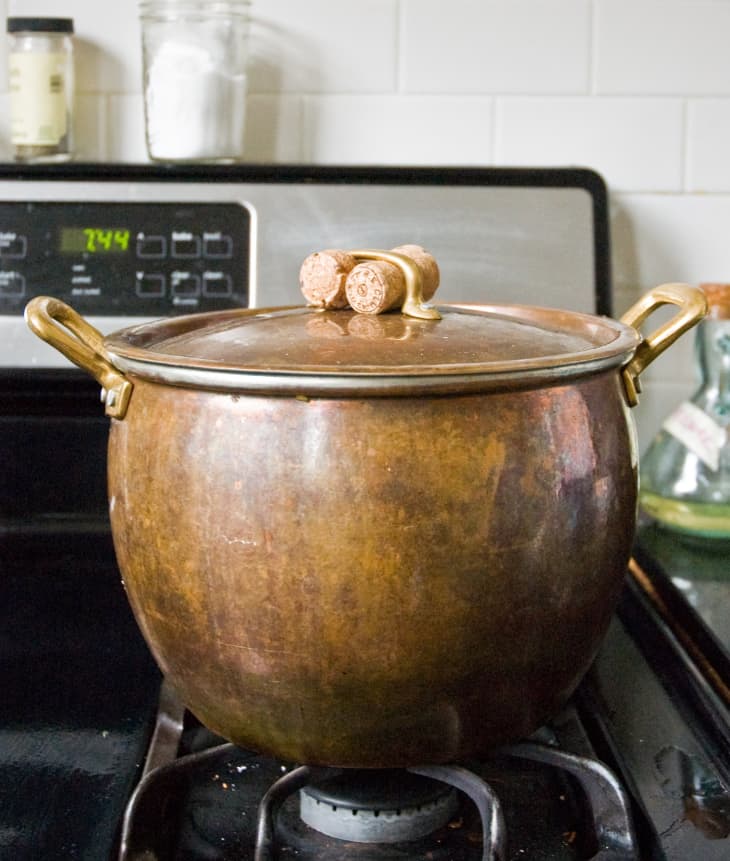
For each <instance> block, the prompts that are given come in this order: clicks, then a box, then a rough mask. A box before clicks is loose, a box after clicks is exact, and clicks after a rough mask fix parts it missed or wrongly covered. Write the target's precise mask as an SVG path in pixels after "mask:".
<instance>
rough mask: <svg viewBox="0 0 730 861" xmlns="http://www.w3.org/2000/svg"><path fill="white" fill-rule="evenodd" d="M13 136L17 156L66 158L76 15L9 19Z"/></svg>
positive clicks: (19, 158)
mask: <svg viewBox="0 0 730 861" xmlns="http://www.w3.org/2000/svg"><path fill="white" fill-rule="evenodd" d="M7 29H8V37H9V46H8V47H9V52H8V67H9V68H8V71H9V87H10V141H11V143H12V146H13V151H14V156H15V159H16V160H17V161H65V160H67V159H69V158H70V157H71V154H72V151H73V146H72V139H73V126H72V120H73V89H74V85H73V39H72V34H73V20H72V19H71V18H8V24H7Z"/></svg>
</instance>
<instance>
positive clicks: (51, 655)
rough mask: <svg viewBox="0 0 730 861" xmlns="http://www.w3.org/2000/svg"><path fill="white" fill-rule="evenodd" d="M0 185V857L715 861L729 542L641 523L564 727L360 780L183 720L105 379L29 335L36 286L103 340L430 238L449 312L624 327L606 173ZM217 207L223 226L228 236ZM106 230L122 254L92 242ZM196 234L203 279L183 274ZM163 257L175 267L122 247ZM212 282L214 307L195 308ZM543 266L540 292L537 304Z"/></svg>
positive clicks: (313, 173)
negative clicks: (522, 310)
mask: <svg viewBox="0 0 730 861" xmlns="http://www.w3.org/2000/svg"><path fill="white" fill-rule="evenodd" d="M0 174H1V175H0V214H2V216H3V227H2V230H0V263H1V264H2V272H3V273H4V274H2V276H1V277H0V334H1V335H2V337H1V338H0V462H1V463H2V464H3V466H2V469H3V479H4V480H3V481H2V482H0V640H1V641H2V650H1V651H0V667H1V669H0V682H1V683H2V687H3V695H2V699H1V700H0V858H8V859H13V861H25V859H28V861H31V859H33V861H35V859H39V858H42V859H44V861H48V859H51V861H52V859H59V861H60V859H79V861H81V859H83V861H107V859H119V861H143V859H144V861H152V859H158V861H163V859H187V861H196V859H207V860H208V861H212V859H239V861H248V859H254V861H269V859H270V861H273V860H274V859H287V858H297V859H302V861H307V859H314V858H316V859H322V861H327V859H338V861H348V859H393V861H395V859H398V861H404V859H405V861H408V859H418V861H426V859H430V861H440V859H444V861H445V859H449V861H462V859H463V861H471V859H474V861H477V859H480V861H481V859H484V861H486V859H500V861H507V860H508V859H509V861H518V859H538V861H542V859H546V861H547V859H588V858H596V859H603V861H607V859H677V861H680V859H681V861H695V859H696V861H705V859H710V861H713V859H721V858H723V859H724V858H727V857H728V855H729V854H730V717H729V709H730V659H729V658H728V638H727V628H723V627H722V624H720V625H719V626H718V624H717V622H718V619H725V620H726V618H727V614H722V613H718V611H717V607H718V604H719V603H721V602H725V606H726V607H727V606H730V578H728V576H727V555H726V551H723V550H722V549H721V550H720V551H719V552H714V553H709V552H707V551H706V550H704V549H702V548H699V549H698V548H691V547H690V548H686V547H684V546H683V545H681V546H680V545H679V544H678V543H677V542H676V540H675V539H672V538H671V537H670V536H666V535H663V534H661V533H660V532H658V531H657V530H656V529H655V528H654V527H652V526H651V525H650V524H641V525H640V528H639V530H638V533H637V542H636V548H635V554H634V558H633V559H632V561H631V564H630V566H629V570H628V571H627V578H626V588H625V590H624V595H623V597H622V600H621V603H620V606H619V609H618V612H617V614H616V617H615V619H614V620H613V622H612V625H611V627H610V629H609V632H608V634H607V636H606V638H605V641H604V643H603V646H602V648H601V651H600V653H599V655H598V657H597V659H596V661H595V663H594V665H593V667H592V668H591V670H590V671H589V673H588V675H587V677H586V678H585V680H584V681H583V683H582V684H581V686H580V687H579V689H578V691H577V692H576V694H575V695H574V697H573V698H572V700H571V702H570V703H569V704H568V706H567V707H566V708H565V709H564V711H563V712H561V713H560V714H558V715H556V716H554V718H553V719H552V720H551V721H550V723H549V724H548V725H546V726H544V727H542V728H541V729H540V730H539V731H538V732H537V733H536V734H535V735H534V736H533V737H531V738H529V739H524V740H523V741H521V742H520V743H518V744H516V745H514V746H512V747H508V748H502V749H499V750H495V751H492V752H490V753H489V755H487V756H485V757H484V758H482V759H479V760H472V761H468V762H457V763H450V764H446V765H443V764H439V765H435V764H433V763H421V764H419V765H417V766H414V767H413V768H411V769H408V770H395V769H386V770H384V771H367V772H352V771H350V770H339V769H334V768H333V769H323V768H315V767H310V766H309V765H308V764H306V763H292V762H283V761H279V760H275V759H271V758H268V757H266V756H263V755H261V754H259V753H257V752H255V751H245V750H241V749H237V748H234V747H232V746H231V745H229V744H226V743H225V741H224V740H223V739H220V738H217V737H216V736H214V735H213V734H211V733H210V732H209V731H208V730H207V729H206V728H205V727H203V726H201V725H200V723H198V721H197V720H196V719H195V717H194V716H193V715H192V714H190V713H189V712H188V711H186V710H185V708H184V707H183V705H182V704H181V703H180V701H179V700H178V698H177V695H176V693H175V691H174V690H173V689H172V688H171V687H170V686H169V684H168V683H167V682H166V681H165V680H163V679H162V678H161V676H160V673H159V671H158V669H157V667H156V665H155V664H154V661H153V660H152V658H151V656H150V654H149V652H148V650H147V647H146V646H145V644H144V642H143V640H142V638H141V636H140V634H139V632H138V630H137V627H136V624H135V623H134V621H133V619H132V616H131V611H130V609H129V606H128V604H127V601H126V596H125V594H124V589H123V585H122V583H121V582H120V577H119V572H118V569H117V566H116V562H115V556H114V549H113V546H112V542H111V538H110V534H109V525H108V520H107V516H106V490H105V481H104V465H105V445H106V434H107V429H108V428H107V420H106V419H105V418H104V417H103V414H102V408H101V407H100V405H99V402H98V388H97V387H96V385H95V384H94V383H93V382H91V381H89V380H87V379H86V378H84V377H83V376H82V375H80V374H79V373H77V372H76V371H74V370H72V369H71V368H69V367H64V366H62V365H59V364H58V360H57V358H56V356H55V354H51V353H50V352H48V353H47V352H45V351H44V349H43V345H40V346H39V344H40V342H35V341H33V340H32V339H30V338H26V335H25V331H24V328H23V324H22V321H21V317H20V312H21V311H22V306H23V304H24V302H25V301H26V300H27V299H28V298H30V297H31V296H32V295H36V294H37V293H38V292H45V293H49V292H50V293H55V294H57V295H59V296H60V297H62V298H64V299H66V300H67V301H70V302H71V303H72V304H76V305H77V306H79V305H80V310H82V311H83V312H84V313H85V314H87V315H89V316H91V318H92V319H93V320H94V322H95V324H97V325H99V326H100V327H101V328H102V329H104V330H107V331H110V330H112V329H113V328H120V327H121V326H123V325H126V324H127V323H129V322H134V321H136V320H139V319H147V318H149V317H150V316H159V315H160V314H168V313H180V312H182V311H189V310H205V309H206V308H213V307H218V306H220V305H221V303H223V306H226V304H225V303H228V304H229V305H230V304H259V305H268V304H284V303H291V302H296V301H297V297H296V271H297V266H298V263H299V262H300V261H301V259H303V257H304V256H305V255H306V253H308V252H309V251H311V250H312V249H313V248H316V247H326V246H328V245H329V246H334V247H338V246H339V247H342V246H345V247H347V246H357V245H366V244H374V245H385V246H388V245H395V244H398V243H399V242H402V241H418V242H420V243H421V244H423V245H425V246H427V247H428V246H431V247H432V248H434V249H436V248H443V253H439V255H438V256H439V259H440V262H441V263H442V270H443V274H444V282H445V284H444V286H445V288H446V289H448V288H447V284H448V282H449V281H450V280H451V281H452V282H453V283H457V282H458V284H459V285H460V286H459V290H460V291H462V292H461V293H459V294H456V293H455V294H454V295H445V296H444V298H445V299H446V300H448V299H453V300H454V301H479V299H480V298H481V299H485V298H487V297H488V298H489V299H490V300H492V299H498V300H508V301H525V302H530V301H532V302H536V301H537V302H539V304H543V305H546V304H554V305H556V306H559V305H564V306H566V307H574V308H576V309H577V310H587V311H593V310H598V311H601V312H604V313H609V312H610V305H611V301H610V280H609V268H608V228H607V216H606V212H607V206H606V197H605V188H604V187H603V185H602V183H601V182H600V178H598V177H597V176H596V175H595V174H592V173H590V172H589V171H570V170H565V171H564V170H531V171H519V170H507V169H503V170H499V169H494V170H484V171H482V170H473V171H469V170H456V169H451V170H448V169H444V170H437V169H423V170H398V169H392V170H377V169H364V168H362V169H360V168H358V169H355V168H350V169H342V170H339V169H337V170H333V169H327V168H322V169H314V168H263V167H260V168H253V169H248V168H237V167H229V168H211V169H208V168H196V167H192V168H181V169H175V170H174V171H168V170H167V169H165V168H159V167H158V168H143V167H136V168H134V167H129V168H106V169H103V168H100V167H99V166H83V165H67V166H54V167H44V168H22V169H21V168H14V167H8V168H7V169H6V170H4V171H0ZM132 204H134V205H133V206H132ZM163 204H164V206H163ZM219 207H223V208H224V215H225V219H226V220H225V224H230V225H232V226H231V227H230V231H231V233H230V236H228V235H227V234H226V233H225V230H227V229H228V228H225V229H223V230H218V229H217V222H216V219H217V214H216V213H217V211H218V208H219ZM150 210H154V217H152V216H150V214H149V211H150ZM548 216H549V217H548ZM140 218H141V220H139V219H140ZM165 218H172V219H173V220H174V219H177V218H180V219H182V220H183V221H184V222H185V224H184V225H183V226H181V225H182V221H181V222H180V224H178V223H177V222H175V223H171V224H166V223H165V222H164V219H165ZM13 219H17V220H16V221H13ZM89 219H91V220H89ZM135 219H137V221H135ZM150 219H151V220H150ZM92 222H93V223H92ZM213 222H216V224H214V223H213ZM28 225H30V227H28ZM236 225H238V227H236ZM302 225H307V227H306V229H305V228H303V227H302ZM183 227H184V228H185V229H183ZM111 228H114V230H116V231H117V240H115V239H114V231H113V230H112V233H111V239H110V247H112V246H113V245H114V243H115V242H116V245H117V246H118V247H119V250H118V251H117V252H115V254H114V255H113V256H109V257H106V258H105V257H104V253H103V252H102V251H89V250H88V249H87V248H86V246H84V248H81V247H80V246H79V245H78V243H79V242H81V241H82V238H83V241H84V242H86V241H88V240H89V236H91V238H92V239H93V238H94V237H95V236H96V234H94V233H93V231H94V230H99V231H102V232H103V231H105V230H107V229H111ZM24 230H27V231H29V232H27V235H26V233H24V232H23V231H24ZM84 230H88V231H92V234H89V235H87V234H86V233H84ZM236 230H243V231H245V239H242V238H241V236H240V235H239V234H237V233H236ZM79 231H81V232H79ZM99 235H100V236H101V234H99ZM104 235H105V236H106V233H105V234H104ZM3 237H4V238H3ZM29 237H31V238H33V237H34V238H33V242H31V240H30V238H29ZM125 237H126V238H125ZM150 237H153V238H154V237H157V240H156V242H157V245H154V244H153V245H150V244H149V242H148V240H149V239H150ZM160 237H162V238H163V239H164V240H165V241H164V243H160V242H159V238H160ZM206 237H207V240H206ZM23 238H25V240H26V241H25V243H23V241H21V240H22V239H23ZM196 238H199V239H200V252H201V259H200V260H199V261H198V260H197V259H196V260H193V261H192V262H190V259H189V258H185V257H179V256H178V257H176V258H174V259H173V258H172V254H173V248H177V252H176V253H177V254H179V253H190V251H191V249H193V250H194V248H195V247H196V242H195V240H196ZM229 238H230V240H231V241H230V246H229V243H228V239H229ZM206 241H207V242H208V245H207V246H206V245H205V242H206ZM34 243H40V245H39V246H36V247H40V248H42V249H43V250H42V251H41V252H36V254H35V255H34V254H33V253H32V252H33V247H34ZM64 243H65V244H64ZM184 243H188V244H187V245H185V244H184ZM216 243H217V244H216ZM163 245H164V247H165V248H166V249H167V250H166V253H168V252H169V255H170V257H171V259H170V260H167V259H161V258H156V257H154V256H153V257H151V258H150V257H147V258H145V257H144V256H142V257H139V256H136V257H135V259H134V260H132V259H129V260H128V259H127V257H126V256H125V255H127V252H129V255H136V254H137V251H138V250H139V249H140V248H141V249H142V252H143V254H147V253H150V249H152V251H153V252H155V253H157V252H159V251H160V249H161V248H162V247H163ZM94 247H95V248H96V247H97V246H96V245H95V246H94ZM101 247H102V248H103V245H102V246H101ZM205 247H208V250H209V251H210V250H211V249H212V250H213V251H214V252H215V253H218V252H222V251H224V250H226V249H229V247H230V252H231V257H230V258H228V257H226V258H224V260H233V261H234V263H235V265H234V263H231V264H230V266H231V271H230V273H229V272H228V271H227V270H226V271H224V269H225V266H226V265H228V264H225V263H220V262H219V263H213V262H211V260H213V259H214V258H211V259H205V260H204V259H203V258H202V253H203V249H204V248H205ZM61 248H65V249H66V250H65V251H63V252H61V250H60V249H61ZM155 249H156V251H155ZM25 251H28V256H27V257H23V256H20V257H19V256H17V255H18V254H20V253H21V252H24V253H25ZM109 253H110V255H111V252H109ZM13 255H16V256H13ZM77 257H78V259H77ZM487 258H488V259H487ZM186 261H187V262H186ZM79 267H82V268H79ZM214 269H215V272H214V271H213V270H214ZM125 273H127V275H126V276H125ZM206 273H207V275H208V281H209V282H210V283H213V281H215V284H216V286H217V288H219V289H218V290H217V292H216V290H213V291H208V292H207V293H206V292H205V291H204V289H203V285H204V284H205V283H206V282H205V277H206ZM211 273H213V274H214V275H215V278H211ZM536 273H540V276H541V277H542V278H543V279H544V285H545V286H544V289H543V290H541V291H539V295H531V294H530V292H529V291H528V290H527V288H526V286H525V285H526V284H531V283H534V279H535V277H536ZM153 275H154V276H157V277H155V278H152V277H151V276H153ZM228 275H230V279H231V280H230V288H231V289H230V292H229V293H227V294H226V295H221V291H220V285H221V284H228V283H229V282H228V281H227V280H226V278H225V277H223V276H228ZM107 277H108V278H112V279H113V283H112V281H109V282H107V280H106V279H107ZM124 277H127V278H128V281H129V283H128V284H126V286H125V282H124ZM196 279H197V280H196ZM108 283H109V284H112V286H111V287H107V286H106V285H107V284H108ZM163 283H164V285H165V291H164V292H163V294H160V289H161V285H163ZM292 284H293V285H294V288H293V289H292V287H291V285H292ZM196 285H197V287H196ZM267 285H268V286H267ZM566 285H567V287H566ZM198 288H199V289H198ZM196 289H197V292H196ZM566 290H567V292H566ZM532 292H533V293H534V287H533V288H532ZM176 300H177V301H176ZM84 303H87V304H86V306H84Z"/></svg>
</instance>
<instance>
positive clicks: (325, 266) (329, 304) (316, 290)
mask: <svg viewBox="0 0 730 861" xmlns="http://www.w3.org/2000/svg"><path fill="white" fill-rule="evenodd" d="M356 263H357V261H356V260H355V258H354V257H353V256H352V255H351V254H348V253H347V252H346V251H338V250H336V249H327V250H326V251H317V252H315V253H314V254H310V255H309V257H307V259H306V260H305V261H304V262H303V263H302V265H301V267H300V269H299V287H300V289H301V291H302V293H303V294H304V298H305V299H306V300H307V304H309V305H314V306H315V307H316V308H346V307H347V293H346V291H345V282H346V281H347V276H348V274H349V273H350V272H351V271H352V269H353V268H354V267H355V264H356Z"/></svg>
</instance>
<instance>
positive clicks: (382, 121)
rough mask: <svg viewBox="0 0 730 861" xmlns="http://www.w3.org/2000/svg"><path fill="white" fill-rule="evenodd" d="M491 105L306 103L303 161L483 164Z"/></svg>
mask: <svg viewBox="0 0 730 861" xmlns="http://www.w3.org/2000/svg"><path fill="white" fill-rule="evenodd" d="M491 137H492V100H491V99H487V98H478V97H445V96H408V97H398V96H321V97H317V98H315V97H312V98H307V99H305V104H304V151H303V155H304V158H305V159H306V160H307V161H314V162H320V163H326V162H331V163H333V164H343V163H345V164H346V163H351V164H357V163H360V164H416V165H429V164H451V165H453V164H486V163H488V162H489V161H490V159H491Z"/></svg>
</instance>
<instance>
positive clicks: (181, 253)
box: [172, 233, 200, 258]
mask: <svg viewBox="0 0 730 861" xmlns="http://www.w3.org/2000/svg"><path fill="white" fill-rule="evenodd" d="M172 256H173V257H178V258H192V257H200V237H199V236H195V235H194V234H192V233H173V234H172Z"/></svg>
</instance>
